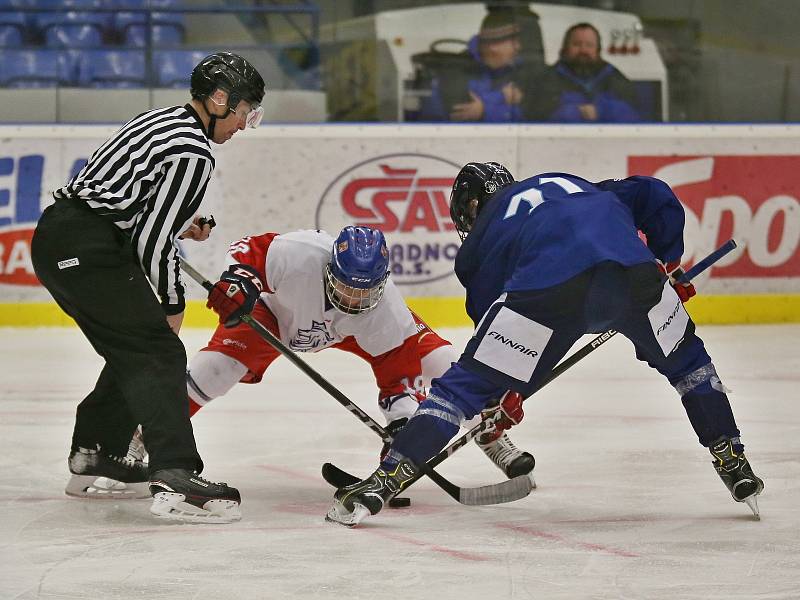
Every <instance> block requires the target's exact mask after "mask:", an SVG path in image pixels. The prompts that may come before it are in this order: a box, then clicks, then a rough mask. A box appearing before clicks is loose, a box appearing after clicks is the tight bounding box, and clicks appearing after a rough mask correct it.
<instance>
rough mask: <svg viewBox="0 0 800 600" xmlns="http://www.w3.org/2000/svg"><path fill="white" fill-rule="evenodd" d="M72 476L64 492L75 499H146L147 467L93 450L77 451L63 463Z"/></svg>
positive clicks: (129, 457) (134, 461) (81, 449)
mask: <svg viewBox="0 0 800 600" xmlns="http://www.w3.org/2000/svg"><path fill="white" fill-rule="evenodd" d="M67 464H68V465H69V471H70V473H72V477H71V478H70V480H69V482H68V483H67V487H66V489H65V490H64V493H65V494H67V495H68V496H75V497H78V498H100V499H104V498H111V499H115V500H120V499H131V498H149V497H150V491H149V490H148V485H147V481H148V478H149V473H148V469H147V465H146V464H145V463H143V462H142V461H141V460H135V459H134V458H132V457H131V456H130V455H129V456H125V457H121V456H115V455H113V454H108V453H105V452H103V451H102V449H101V448H100V446H97V447H96V448H78V449H77V450H75V451H73V452H72V453H70V455H69V459H68V460H67Z"/></svg>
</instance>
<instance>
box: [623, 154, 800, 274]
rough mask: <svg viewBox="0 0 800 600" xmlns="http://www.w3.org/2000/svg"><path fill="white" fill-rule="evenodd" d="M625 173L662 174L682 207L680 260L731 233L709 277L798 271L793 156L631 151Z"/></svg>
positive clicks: (799, 184) (799, 229) (799, 215)
mask: <svg viewBox="0 0 800 600" xmlns="http://www.w3.org/2000/svg"><path fill="white" fill-rule="evenodd" d="M628 172H629V173H630V174H631V175H651V176H653V177H657V178H658V179H662V180H664V181H666V182H667V183H668V184H669V185H670V186H671V187H672V189H673V190H674V191H675V194H676V195H677V196H678V198H680V200H681V203H682V204H683V205H684V208H686V229H685V231H684V241H685V244H686V254H685V255H684V260H686V261H689V259H690V258H692V257H694V258H695V259H696V258H698V257H700V256H703V255H704V254H707V253H708V252H710V251H711V250H713V249H714V248H716V247H717V246H719V245H720V244H721V243H722V242H724V241H725V240H727V239H729V238H734V239H736V240H737V242H739V244H740V246H741V247H740V248H737V249H736V250H735V251H734V252H732V253H731V254H729V255H728V256H726V257H725V258H724V259H723V260H721V261H720V262H719V263H717V265H716V266H715V267H714V271H713V272H714V276H715V277H745V278H746V277H798V276H800V252H798V245H799V244H800V201H798V196H799V195H800V176H798V173H800V156H677V157H676V156H631V157H628Z"/></svg>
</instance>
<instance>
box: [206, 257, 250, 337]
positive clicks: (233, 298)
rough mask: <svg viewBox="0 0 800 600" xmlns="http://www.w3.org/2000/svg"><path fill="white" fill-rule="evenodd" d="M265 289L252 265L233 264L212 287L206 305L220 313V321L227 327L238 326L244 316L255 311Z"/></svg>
mask: <svg viewBox="0 0 800 600" xmlns="http://www.w3.org/2000/svg"><path fill="white" fill-rule="evenodd" d="M263 289H264V286H263V284H262V283H261V277H260V276H259V274H258V271H256V269H254V268H253V267H251V266H250V265H242V264H235V265H231V266H230V267H228V270H227V271H225V272H223V273H222V275H220V278H219V281H218V282H217V283H215V284H214V287H213V288H211V291H210V292H209V293H208V302H207V303H206V306H207V307H208V308H211V309H213V310H214V312H216V313H217V314H218V315H219V322H220V323H222V324H223V325H224V326H225V327H236V326H237V325H238V324H239V323H241V322H242V317H243V316H245V315H249V314H250V313H251V312H253V308H254V307H255V305H256V302H257V301H258V297H259V296H260V295H261V292H262V291H263Z"/></svg>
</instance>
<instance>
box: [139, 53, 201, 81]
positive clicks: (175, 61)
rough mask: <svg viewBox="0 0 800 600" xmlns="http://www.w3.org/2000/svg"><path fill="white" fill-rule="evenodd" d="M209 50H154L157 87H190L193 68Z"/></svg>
mask: <svg viewBox="0 0 800 600" xmlns="http://www.w3.org/2000/svg"><path fill="white" fill-rule="evenodd" d="M209 54H211V51H209V50H162V51H160V52H153V68H154V70H155V76H156V87H174V88H188V87H189V79H190V78H191V75H192V69H193V68H194V66H195V65H196V64H197V63H199V62H200V61H201V60H202V59H204V58H205V57H206V56H208V55H209Z"/></svg>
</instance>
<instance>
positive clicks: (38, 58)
mask: <svg viewBox="0 0 800 600" xmlns="http://www.w3.org/2000/svg"><path fill="white" fill-rule="evenodd" d="M75 75H76V74H75V69H74V68H73V62H72V58H71V56H70V55H69V53H67V52H62V51H60V50H0V85H3V86H6V87H13V88H22V87H37V88H41V87H55V86H58V85H62V86H71V85H75Z"/></svg>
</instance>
